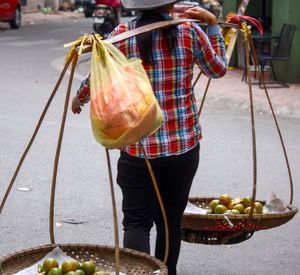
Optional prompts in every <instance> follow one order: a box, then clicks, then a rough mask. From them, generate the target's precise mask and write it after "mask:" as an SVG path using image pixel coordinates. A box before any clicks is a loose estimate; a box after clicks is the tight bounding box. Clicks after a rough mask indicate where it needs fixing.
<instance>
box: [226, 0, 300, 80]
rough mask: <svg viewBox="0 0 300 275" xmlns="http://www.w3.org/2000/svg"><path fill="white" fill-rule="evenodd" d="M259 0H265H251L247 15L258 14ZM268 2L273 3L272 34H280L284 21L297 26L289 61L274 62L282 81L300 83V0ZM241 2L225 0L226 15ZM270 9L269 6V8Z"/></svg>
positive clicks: (234, 10) (271, 0) (273, 0)
mask: <svg viewBox="0 0 300 275" xmlns="http://www.w3.org/2000/svg"><path fill="white" fill-rule="evenodd" d="M257 1H263V0H250V3H249V9H247V11H246V15H250V16H257V11H258V10H259V7H258V6H257V3H258V2H257ZM254 2H255V5H254ZM268 2H269V3H268V5H271V7H270V9H271V14H270V16H271V22H272V25H271V30H272V35H278V34H279V33H280V30H281V28H282V25H283V24H284V23H290V24H295V25H296V26H297V30H296V33H295V36H294V40H293V45H292V51H291V57H290V59H289V61H287V62H282V61H281V62H276V63H274V65H275V70H276V74H277V77H278V79H279V80H282V81H286V82H290V83H300V47H299V46H298V45H300V16H299V11H300V1H299V0H269V1H268ZM270 2H271V3H270ZM239 3H240V0H223V8H224V17H225V16H226V15H227V14H228V12H236V11H237V7H238V5H239ZM251 6H252V8H251ZM253 6H254V7H253ZM270 9H269V8H267V10H270ZM252 13H254V14H252ZM268 15H269V14H268Z"/></svg>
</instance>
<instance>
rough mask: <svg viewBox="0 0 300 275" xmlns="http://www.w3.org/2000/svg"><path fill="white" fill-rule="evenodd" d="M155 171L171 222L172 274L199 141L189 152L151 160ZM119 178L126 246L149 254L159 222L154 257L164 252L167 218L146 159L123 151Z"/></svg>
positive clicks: (169, 262)
mask: <svg viewBox="0 0 300 275" xmlns="http://www.w3.org/2000/svg"><path fill="white" fill-rule="evenodd" d="M150 162H151V165H152V168H153V170H154V173H155V177H156V180H157V183H158V185H159V190H160V193H161V196H162V200H163V204H164V207H165V209H166V214H167V219H168V225H169V241H170V244H169V257H168V260H167V267H168V270H169V274H170V275H175V274H176V265H177V261H178V257H179V251H180V243H181V216H182V213H183V211H184V209H185V207H186V204H187V200H188V196H189V192H190V188H191V185H192V181H193V178H194V175H195V173H196V171H197V168H198V164H199V145H198V146H196V147H195V148H193V149H192V150H190V151H189V152H187V153H185V154H182V155H178V156H171V157H163V158H157V159H152V160H150ZM117 182H118V184H119V186H120V187H121V190H122V193H123V202H122V210H123V213H124V218H123V227H124V247H126V248H132V249H135V250H138V251H143V252H146V253H148V254H150V230H151V228H152V226H153V222H154V223H155V225H156V230H157V236H156V247H155V257H156V258H158V259H161V260H163V258H164V252H165V232H164V221H163V218H162V214H161V210H160V207H159V204H158V200H157V196H156V193H155V190H154V187H153V183H152V181H151V177H150V175H149V172H148V169H147V166H146V162H145V160H144V159H141V158H136V157H132V156H130V155H128V154H126V153H124V152H121V156H120V159H119V161H118V176H117Z"/></svg>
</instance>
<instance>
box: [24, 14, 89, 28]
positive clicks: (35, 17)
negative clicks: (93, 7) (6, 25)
mask: <svg viewBox="0 0 300 275" xmlns="http://www.w3.org/2000/svg"><path fill="white" fill-rule="evenodd" d="M83 18H84V14H83V13H76V12H61V11H59V12H57V13H51V14H44V13H43V12H41V11H30V12H23V14H22V26H28V25H39V24H47V23H62V22H66V21H70V20H80V19H83Z"/></svg>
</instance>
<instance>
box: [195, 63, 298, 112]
mask: <svg viewBox="0 0 300 275" xmlns="http://www.w3.org/2000/svg"><path fill="white" fill-rule="evenodd" d="M242 75H243V71H242V70H240V69H233V70H230V69H229V70H228V71H227V73H226V75H225V76H224V77H223V78H221V79H213V80H212V81H211V84H210V88H209V91H208V94H207V99H208V100H216V101H221V102H222V104H224V105H226V106H228V107H230V108H239V109H244V110H249V106H250V104H249V85H248V84H247V83H246V82H245V81H242ZM206 83H207V78H206V77H204V76H201V78H200V81H199V84H197V85H196V89H197V90H196V91H197V97H199V96H200V97H202V95H203V93H204V91H205V86H206ZM267 91H268V94H269V96H270V100H271V103H272V105H273V108H274V111H275V113H276V114H277V115H280V116H285V117H293V118H300V84H299V83H298V84H290V87H289V88H267ZM252 93H253V101H254V103H253V105H254V109H255V111H256V112H258V113H260V114H264V113H268V114H271V110H270V106H269V103H268V100H267V97H266V93H265V90H264V89H260V88H259V86H258V85H252Z"/></svg>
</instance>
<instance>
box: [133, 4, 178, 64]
mask: <svg viewBox="0 0 300 275" xmlns="http://www.w3.org/2000/svg"><path fill="white" fill-rule="evenodd" d="M170 19H172V18H171V17H170V16H169V15H167V14H165V13H161V12H159V11H154V10H151V11H143V12H141V13H140V14H139V15H138V17H137V19H136V27H137V28H138V27H141V26H144V25H147V24H151V23H155V22H159V21H166V20H170ZM161 31H162V32H163V37H165V39H167V44H168V48H169V51H170V52H171V53H172V50H173V49H174V47H175V44H176V39H177V26H170V27H167V28H164V29H162V30H161ZM152 34H153V31H152V32H147V33H143V34H141V35H138V36H137V37H136V40H137V46H138V49H139V52H140V55H141V59H142V60H143V62H144V63H145V64H153V56H152V46H153V41H152Z"/></svg>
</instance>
